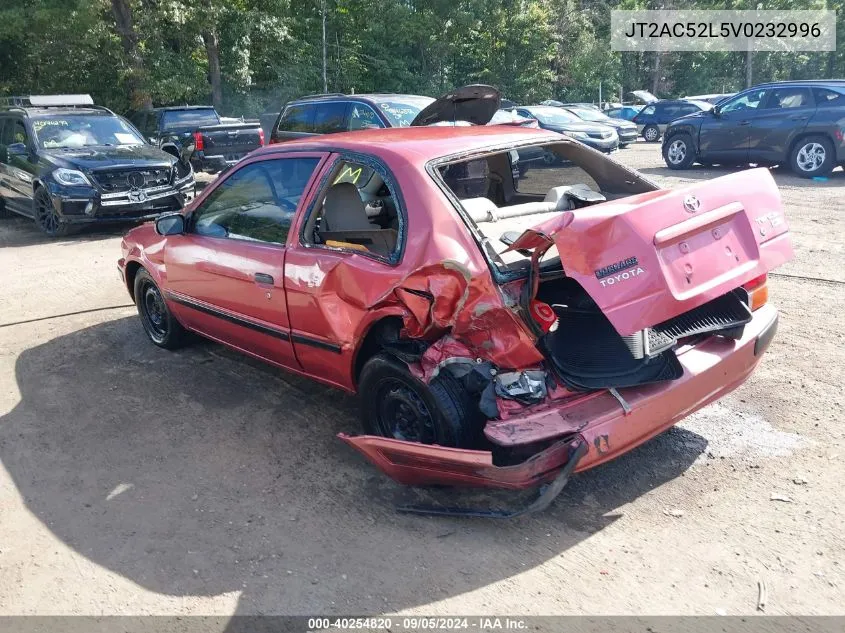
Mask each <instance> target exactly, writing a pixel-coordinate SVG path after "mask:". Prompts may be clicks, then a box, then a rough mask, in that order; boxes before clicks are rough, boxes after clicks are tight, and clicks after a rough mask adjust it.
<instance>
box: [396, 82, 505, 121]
mask: <svg viewBox="0 0 845 633" xmlns="http://www.w3.org/2000/svg"><path fill="white" fill-rule="evenodd" d="M501 102H502V95H501V93H500V92H499V91H498V90H496V89H495V88H494V87H493V86H485V85H483V84H473V85H470V86H464V87H463V88H458V89H457V90H453V91H451V92H447V93H446V94H445V95H442V96H440V97H438V98H437V99H435V100H434V101H433V102H432V103H431V104H429V105H428V106H427V107H425V108H423V110H421V111H420V113H419V114H418V115H417V116H416V118H415V119H414V120H413V121H411V125H413V126H423V125H433V124H434V123H452V122H455V121H467V122H468V123H472V124H473V125H487V123H489V122H490V119H492V118H493V115H494V114H496V111H497V110H498V109H499V106H500V104H501Z"/></svg>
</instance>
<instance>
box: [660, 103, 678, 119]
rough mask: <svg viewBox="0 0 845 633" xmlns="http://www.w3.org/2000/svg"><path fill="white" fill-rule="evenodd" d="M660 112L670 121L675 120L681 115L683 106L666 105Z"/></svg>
mask: <svg viewBox="0 0 845 633" xmlns="http://www.w3.org/2000/svg"><path fill="white" fill-rule="evenodd" d="M660 110H661V112H662V113H663V116H664V117H666V118H669V119H674V118H675V117H677V116H680V114H681V106H678V105H665V106H663V107H662V108H660Z"/></svg>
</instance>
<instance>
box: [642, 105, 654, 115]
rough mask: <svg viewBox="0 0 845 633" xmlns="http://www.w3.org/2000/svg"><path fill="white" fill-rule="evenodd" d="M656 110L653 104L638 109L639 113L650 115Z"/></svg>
mask: <svg viewBox="0 0 845 633" xmlns="http://www.w3.org/2000/svg"><path fill="white" fill-rule="evenodd" d="M656 110H657V108H655V107H654V106H653V105H650V106H647V107H645V108H643V109H642V110H641V111H640V114H645V115H651V114H654V113H655V111H656Z"/></svg>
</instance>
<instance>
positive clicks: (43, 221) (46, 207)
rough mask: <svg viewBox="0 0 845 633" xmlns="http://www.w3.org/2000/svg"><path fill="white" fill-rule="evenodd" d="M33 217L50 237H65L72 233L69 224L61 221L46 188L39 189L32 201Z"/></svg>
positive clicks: (36, 223) (37, 224) (42, 230)
mask: <svg viewBox="0 0 845 633" xmlns="http://www.w3.org/2000/svg"><path fill="white" fill-rule="evenodd" d="M32 215H33V217H34V218H35V225H36V226H37V227H38V228H39V229H41V232H42V233H44V234H45V235H49V236H50V237H64V236H65V235H67V234H69V233H70V232H71V227H70V225H69V224H65V223H63V222H62V221H61V216H59V212H58V211H56V207H55V206H54V205H53V200H52V198H50V194H49V193H48V192H47V190H46V189H45V188H44V187H38V188H37V189H36V190H35V195H34V196H33V199H32Z"/></svg>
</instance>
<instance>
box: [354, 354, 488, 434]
mask: <svg viewBox="0 0 845 633" xmlns="http://www.w3.org/2000/svg"><path fill="white" fill-rule="evenodd" d="M358 396H359V398H360V405H361V422H362V425H363V427H364V430H365V432H366V433H368V434H370V435H378V436H381V437H388V438H392V439H398V440H404V441H409V442H419V443H421V444H439V445H440V446H451V447H457V448H465V447H468V446H471V445H473V443H474V442H475V440H476V439H477V438H478V437H479V435H480V430H481V413H480V412H479V411H478V407H477V406H476V405H475V404H474V403H473V402H472V401H471V398H470V396H469V394H468V393H467V392H466V391H465V390H464V389H463V387H462V386H461V384H460V383H458V382H457V381H456V380H454V379H453V378H451V377H448V376H438V377H437V378H434V379H433V380H432V381H431V382H430V383H429V384H428V385H426V384H425V383H424V382H422V381H421V380H419V379H418V378H416V377H415V376H414V375H412V374H411V372H410V371H409V370H408V367H407V365H405V364H404V363H402V362H400V361H398V360H397V359H395V358H393V357H392V356H390V355H388V354H377V355H376V356H374V357H373V358H371V359H370V360H368V361H367V363H366V364H365V365H364V368H363V369H362V370H361V377H360V379H359V381H358Z"/></svg>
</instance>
